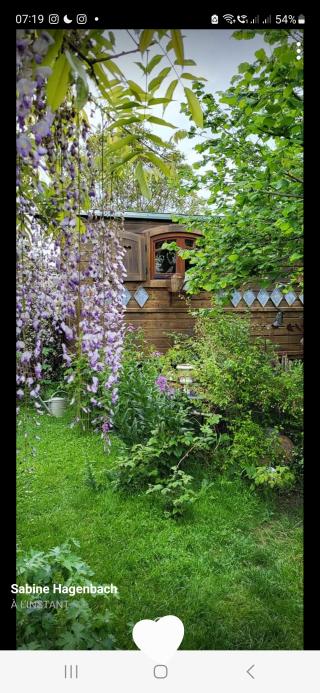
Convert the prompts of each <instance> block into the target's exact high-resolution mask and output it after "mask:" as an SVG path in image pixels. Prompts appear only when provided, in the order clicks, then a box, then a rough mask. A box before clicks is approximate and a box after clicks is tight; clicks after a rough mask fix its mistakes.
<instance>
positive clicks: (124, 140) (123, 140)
mask: <svg viewBox="0 0 320 693" xmlns="http://www.w3.org/2000/svg"><path fill="white" fill-rule="evenodd" d="M135 139H136V138H135V137H134V135H127V137H120V138H119V139H118V140H116V141H115V142H112V144H109V145H108V152H115V151H116V150H117V149H120V148H121V147H126V146H127V145H128V144H130V143H131V142H133V140H135Z"/></svg>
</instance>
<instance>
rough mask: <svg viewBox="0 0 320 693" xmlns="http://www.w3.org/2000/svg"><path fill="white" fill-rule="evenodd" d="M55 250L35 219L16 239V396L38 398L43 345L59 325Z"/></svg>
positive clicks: (19, 397)
mask: <svg viewBox="0 0 320 693" xmlns="http://www.w3.org/2000/svg"><path fill="white" fill-rule="evenodd" d="M55 257H56V253H55V249H54V243H53V242H52V239H50V238H48V237H47V236H46V235H45V233H44V232H43V230H42V229H41V227H40V225H39V224H37V223H36V222H34V221H33V223H32V231H31V238H30V236H26V235H23V234H20V236H19V237H18V240H17V291H16V325H17V326H16V334H17V345H16V346H17V376H16V377H17V397H18V399H19V400H21V399H22V398H23V397H24V395H25V393H26V392H29V394H30V396H31V397H32V398H34V400H35V405H36V407H38V408H40V405H39V403H38V402H37V401H36V400H37V398H38V396H39V393H40V383H41V379H42V377H43V372H42V370H43V363H42V359H43V347H44V346H47V345H49V344H50V343H53V341H54V336H53V335H54V329H55V327H57V325H58V324H59V319H60V315H59V301H58V300H57V292H56V287H57V276H56V272H55Z"/></svg>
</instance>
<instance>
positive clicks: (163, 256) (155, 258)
mask: <svg viewBox="0 0 320 693" xmlns="http://www.w3.org/2000/svg"><path fill="white" fill-rule="evenodd" d="M197 237H198V234H192V233H186V232H183V231H176V232H174V231H171V232H169V233H162V234H159V235H155V236H153V237H152V238H150V253H151V256H150V278H151V279H167V278H170V277H171V276H172V275H173V274H182V275H184V274H185V272H186V271H187V269H188V267H189V261H188V260H183V259H182V258H181V257H179V255H178V254H177V253H176V252H175V251H174V250H167V249H164V248H162V246H163V244H164V243H165V242H168V243H172V242H173V241H174V242H175V243H176V244H177V245H178V246H179V248H183V249H189V248H193V247H194V245H195V242H196V239H197Z"/></svg>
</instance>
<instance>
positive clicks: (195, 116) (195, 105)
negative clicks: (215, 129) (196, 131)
mask: <svg viewBox="0 0 320 693" xmlns="http://www.w3.org/2000/svg"><path fill="white" fill-rule="evenodd" d="M184 93H185V95H186V97H187V101H188V106H189V109H190V112H191V115H192V120H193V122H194V123H195V124H196V125H197V126H198V127H199V128H202V127H203V113H202V110H201V106H200V103H199V101H198V99H197V97H196V95H195V94H194V93H193V91H191V89H188V88H187V87H185V88H184Z"/></svg>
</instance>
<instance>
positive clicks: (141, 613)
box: [0, 6, 320, 693]
mask: <svg viewBox="0 0 320 693" xmlns="http://www.w3.org/2000/svg"><path fill="white" fill-rule="evenodd" d="M82 9H84V11H82ZM226 9H228V8H226ZM245 9H246V8H244V10H245ZM158 10H159V14H158V15H157V16H154V15H150V18H149V17H148V12H147V11H146V14H145V15H144V16H141V13H139V12H138V11H137V15H135V14H134V12H133V11H131V10H130V11H129V13H128V14H126V11H125V10H124V11H123V15H122V14H121V12H118V13H116V12H113V10H112V11H111V12H110V14H108V12H107V10H104V11H100V9H98V6H97V10H96V11H95V10H93V11H92V7H89V6H88V7H84V8H80V9H79V10H75V9H65V10H55V9H52V11H48V10H43V11H42V10H41V11H37V12H36V14H34V10H33V9H32V8H29V11H28V10H27V11H26V10H25V9H24V10H23V11H22V10H21V11H19V13H18V14H17V15H16V17H15V24H14V18H13V22H12V26H13V31H12V36H11V40H12V44H13V41H14V37H13V33H14V31H15V41H16V469H15V473H14V479H13V482H12V484H13V487H14V486H16V509H15V510H14V513H13V519H14V515H16V531H15V533H13V536H12V547H13V550H12V557H13V558H12V560H13V563H12V568H10V569H9V568H8V579H7V581H6V583H5V589H4V591H3V592H2V605H3V611H4V615H5V619H6V623H8V626H7V627H6V628H7V630H5V634H6V638H3V639H4V640H5V643H4V647H3V649H2V650H1V653H0V661H1V668H0V680H1V684H2V686H1V690H3V691H6V692H8V693H9V691H18V690H25V691H30V692H31V691H32V693H37V692H38V691H39V692H40V691H43V690H46V691H48V692H51V691H52V692H53V691H55V692H56V691H79V693H80V692H82V691H83V692H84V691H85V692H86V693H87V691H88V690H92V691H94V692H97V693H98V692H99V693H100V691H101V693H102V692H106V691H112V692H114V693H117V692H118V691H119V692H120V691H127V690H128V691H139V692H140V691H141V692H143V693H144V692H148V693H149V692H152V691H156V690H157V691H158V690H160V689H161V690H164V691H168V692H169V691H170V692H173V691H174V692H175V693H179V692H180V691H181V692H182V691H186V692H189V691H194V690H195V689H197V690H199V691H201V693H207V692H208V693H209V692H211V691H212V692H213V691H220V692H221V693H223V692H227V693H229V692H230V693H231V692H234V691H237V692H239V693H242V691H243V692H244V691H250V690H255V691H259V693H260V692H265V691H270V690H272V691H274V692H275V693H277V692H278V691H279V692H280V691H285V690H290V691H291V692H292V693H295V692H298V691H299V692H300V691H301V690H307V691H310V693H313V692H315V691H317V690H319V684H320V676H319V650H317V649H316V647H314V646H312V645H311V646H308V645H307V644H306V640H305V630H304V626H305V624H304V565H303V558H304V522H303V513H304V490H303V489H304V484H303V480H304V461H303V450H304V447H303V433H304V425H303V406H304V387H303V377H304V368H303V351H304V337H303V334H304V331H303V312H304V288H303V287H304V284H303V264H304V262H303V260H304V252H303V219H304V194H303V184H304V155H303V134H304V49H305V29H307V31H308V23H309V26H310V22H311V21H312V18H311V17H309V16H307V15H304V13H303V11H299V10H297V9H293V10H292V11H290V12H289V10H288V9H287V10H285V11H284V10H281V9H279V10H277V11H274V10H270V11H269V10H260V11H259V10H256V11H255V12H254V13H247V14H245V13H240V10H241V8H240V10H239V14H237V13H228V12H226V11H223V10H220V9H216V10H215V8H214V7H212V10H211V11H206V10H203V9H201V12H200V16H197V17H196V18H193V19H189V16H190V15H189V14H188V13H187V16H184V14H183V13H182V14H181V16H180V17H178V18H177V17H176V16H175V15H174V14H173V15H172V16H170V13H167V14H163V15H162V12H161V8H158ZM190 14H191V13H190ZM165 24H167V25H169V26H172V27H173V28H171V29H150V28H138V27H141V26H142V27H149V26H159V25H160V26H162V25H165ZM179 27H180V28H179ZM183 27H186V28H183ZM8 60H9V58H8ZM10 487H11V485H10ZM8 494H9V486H8ZM12 503H13V504H14V503H15V499H14V498H13V501H12ZM13 524H14V522H13ZM12 526H13V525H12ZM310 642H311V641H310Z"/></svg>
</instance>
